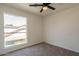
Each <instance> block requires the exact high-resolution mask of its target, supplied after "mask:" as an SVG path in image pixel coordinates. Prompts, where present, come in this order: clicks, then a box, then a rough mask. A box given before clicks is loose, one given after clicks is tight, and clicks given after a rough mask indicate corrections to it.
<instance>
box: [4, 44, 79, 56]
mask: <svg viewBox="0 0 79 59" xmlns="http://www.w3.org/2000/svg"><path fill="white" fill-rule="evenodd" d="M3 56H79V53H76V52H73V51H70V50H66V49H63V48H60V47H57V46H53V45H49V44H47V43H40V44H37V45H33V46H31V47H27V48H23V49H20V50H16V51H13V52H10V53H7V54H5V55H3Z"/></svg>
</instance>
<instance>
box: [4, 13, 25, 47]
mask: <svg viewBox="0 0 79 59" xmlns="http://www.w3.org/2000/svg"><path fill="white" fill-rule="evenodd" d="M4 35H5V47H9V46H13V45H18V44H23V43H26V41H25V40H26V18H25V17H20V16H16V15H11V14H7V13H4Z"/></svg>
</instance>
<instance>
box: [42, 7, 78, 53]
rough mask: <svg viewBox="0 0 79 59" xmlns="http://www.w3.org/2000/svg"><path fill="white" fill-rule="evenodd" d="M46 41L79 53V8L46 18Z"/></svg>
mask: <svg viewBox="0 0 79 59" xmlns="http://www.w3.org/2000/svg"><path fill="white" fill-rule="evenodd" d="M43 22H44V30H43V31H44V35H43V36H44V37H43V38H44V41H45V42H47V43H49V44H52V45H56V46H59V47H63V48H66V49H70V50H72V51H75V52H79V6H78V7H74V8H70V9H67V10H63V11H61V12H59V13H56V14H54V15H50V16H47V17H45V18H44V20H43Z"/></svg>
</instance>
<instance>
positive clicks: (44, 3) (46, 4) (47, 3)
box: [43, 3, 51, 6]
mask: <svg viewBox="0 0 79 59" xmlns="http://www.w3.org/2000/svg"><path fill="white" fill-rule="evenodd" d="M49 4H51V3H43V5H45V6H47V5H49Z"/></svg>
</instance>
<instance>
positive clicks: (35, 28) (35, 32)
mask: <svg viewBox="0 0 79 59" xmlns="http://www.w3.org/2000/svg"><path fill="white" fill-rule="evenodd" d="M3 12H7V13H11V14H16V15H19V16H24V17H26V18H27V23H28V26H27V27H28V29H27V30H28V33H27V36H28V38H27V40H28V43H26V44H23V45H18V46H13V47H10V48H6V49H5V48H4V47H3V46H4V34H3V33H4V31H3V29H4V28H3V26H4V19H3V15H2V14H3ZM42 41H43V39H42V17H41V16H38V15H34V14H31V13H28V12H23V11H21V10H19V9H15V8H11V7H6V6H0V54H3V53H7V52H9V51H13V50H16V49H19V48H22V47H27V46H30V45H33V44H37V43H40V42H42Z"/></svg>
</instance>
